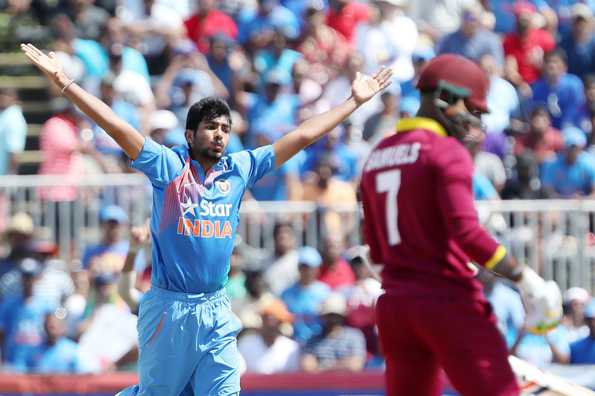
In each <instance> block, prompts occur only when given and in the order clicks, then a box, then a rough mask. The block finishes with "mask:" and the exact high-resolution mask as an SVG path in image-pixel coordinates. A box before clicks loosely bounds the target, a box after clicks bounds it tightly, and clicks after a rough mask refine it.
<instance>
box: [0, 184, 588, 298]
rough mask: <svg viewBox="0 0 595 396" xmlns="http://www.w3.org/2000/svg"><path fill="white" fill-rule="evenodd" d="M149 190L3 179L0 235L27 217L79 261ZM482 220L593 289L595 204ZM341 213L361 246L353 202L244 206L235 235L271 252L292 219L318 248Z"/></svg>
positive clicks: (566, 279)
mask: <svg viewBox="0 0 595 396" xmlns="http://www.w3.org/2000/svg"><path fill="white" fill-rule="evenodd" d="M60 187H67V188H74V189H75V194H74V196H73V199H72V200H71V201H57V200H52V199H49V197H48V192H47V189H48V188H50V189H52V188H54V189H55V188H60ZM151 199H152V198H151V186H150V184H149V183H148V181H147V179H146V178H145V177H144V176H142V175H138V174H108V175H88V176H85V177H84V178H82V179H81V180H78V181H76V182H72V181H70V180H67V179H65V178H64V177H60V176H41V175H23V176H1V177H0V231H1V230H3V229H4V228H5V226H6V222H7V221H8V219H9V217H10V216H11V215H12V214H15V213H17V212H19V211H24V212H27V213H29V214H30V215H31V216H32V218H33V221H34V224H35V225H36V227H37V232H38V234H39V235H40V236H41V237H42V238H47V239H52V240H54V241H55V242H57V244H58V246H59V248H60V254H61V256H62V257H63V258H64V259H66V260H70V259H73V258H77V257H80V254H81V252H83V250H84V248H85V246H86V245H87V244H89V243H93V242H96V241H97V240H98V238H99V234H100V227H99V210H100V209H101V207H102V206H103V205H107V204H117V205H120V206H121V207H122V208H123V209H124V210H125V211H126V212H127V213H128V215H129V218H130V223H131V224H135V225H138V224H142V223H143V222H144V221H145V219H146V218H147V217H148V216H149V215H150V210H151ZM477 209H478V213H479V217H480V220H481V221H482V222H483V223H484V224H485V225H486V227H487V228H488V229H489V230H490V231H491V232H493V233H494V234H495V235H496V236H497V237H498V239H499V240H500V241H501V242H502V243H504V244H505V245H506V246H507V247H508V248H509V249H510V250H511V251H512V253H513V254H514V255H515V256H516V257H518V258H519V259H520V260H521V261H523V262H525V263H527V264H529V265H531V266H532V267H533V268H535V269H537V270H538V271H539V272H540V273H542V274H543V275H544V276H545V277H546V278H547V279H555V280H556V281H557V282H558V283H559V284H560V286H561V287H562V288H563V289H565V288H568V287H571V286H581V287H584V288H586V289H587V290H589V291H591V292H593V291H595V271H594V265H595V235H594V234H593V232H594V231H595V200H540V201H529V200H527V201H523V200H514V201H478V202H477ZM329 212H335V213H337V214H338V215H339V218H340V219H341V221H342V223H340V224H341V228H340V231H341V232H343V233H344V234H345V235H346V237H347V239H348V242H349V243H350V244H357V243H360V242H361V233H360V219H361V215H360V210H359V208H358V207H357V206H354V205H341V204H336V205H332V206H326V207H325V206H320V205H317V204H316V203H314V202H260V201H258V202H257V201H254V200H247V201H245V202H244V203H243V205H242V210H241V222H240V226H239V234H240V235H241V237H242V239H243V241H244V242H245V243H246V244H248V245H250V246H252V247H255V248H260V249H268V250H270V249H272V247H273V243H274V239H273V229H274V226H275V224H276V223H277V222H278V221H280V220H283V221H286V222H290V223H291V224H292V225H293V227H294V229H295V230H296V236H297V242H298V244H300V245H302V244H304V245H311V246H316V245H317V244H318V243H319V242H320V240H321V239H322V238H323V237H324V235H325V234H326V233H327V232H336V229H334V230H330V231H329V230H327V229H326V228H325V222H324V221H323V219H324V218H325V216H326V214H327V213H329Z"/></svg>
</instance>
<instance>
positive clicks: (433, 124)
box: [397, 117, 448, 137]
mask: <svg viewBox="0 0 595 396" xmlns="http://www.w3.org/2000/svg"><path fill="white" fill-rule="evenodd" d="M413 129H424V130H426V131H430V132H433V133H435V134H436V135H438V136H443V137H446V136H448V135H447V133H446V130H445V129H444V127H443V126H442V125H440V124H439V123H438V121H435V120H432V119H431V118H425V117H413V118H403V119H401V120H399V122H397V133H399V132H408V131H411V130H413Z"/></svg>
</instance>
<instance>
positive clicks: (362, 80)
mask: <svg viewBox="0 0 595 396" xmlns="http://www.w3.org/2000/svg"><path fill="white" fill-rule="evenodd" d="M392 75H393V70H392V68H390V67H388V68H385V67H382V68H381V69H380V70H378V72H376V74H374V76H372V77H370V76H367V75H365V74H362V73H360V72H358V73H357V75H356V77H355V80H353V83H352V84H351V93H352V94H353V98H354V99H355V101H356V102H357V104H362V103H364V102H367V101H368V100H370V99H371V98H372V97H373V96H374V95H376V94H377V93H378V92H380V91H382V90H383V89H384V88H386V87H388V86H389V85H390V83H391V77H392Z"/></svg>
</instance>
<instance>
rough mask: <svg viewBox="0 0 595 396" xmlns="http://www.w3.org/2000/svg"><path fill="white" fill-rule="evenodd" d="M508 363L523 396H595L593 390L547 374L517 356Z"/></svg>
mask: <svg viewBox="0 0 595 396" xmlns="http://www.w3.org/2000/svg"><path fill="white" fill-rule="evenodd" d="M508 362H509V363H510V366H511V367H512V371H513V372H514V374H515V375H516V377H517V381H518V383H519V386H520V388H521V395H522V396H595V392H593V391H592V390H589V389H587V388H585V387H582V386H578V385H574V384H571V383H569V382H568V381H566V380H564V379H562V378H560V377H558V376H555V375H553V374H549V373H546V372H544V371H542V370H540V369H538V368H537V367H535V366H533V365H532V364H530V363H528V362H526V361H524V360H521V359H519V358H517V357H515V356H509V357H508Z"/></svg>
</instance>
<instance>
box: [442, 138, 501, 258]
mask: <svg viewBox="0 0 595 396" xmlns="http://www.w3.org/2000/svg"><path fill="white" fill-rule="evenodd" d="M445 142H446V143H445V145H448V147H446V146H442V145H440V147H436V148H435V150H434V155H433V159H434V164H435V166H436V168H435V169H436V172H437V178H436V183H437V193H438V199H439V202H440V211H441V212H442V214H443V216H444V218H445V219H446V225H447V228H448V234H449V237H450V238H452V239H454V240H455V241H456V243H457V244H458V245H459V246H460V247H461V249H463V251H464V252H465V253H466V254H467V255H468V256H469V257H470V258H471V259H472V260H473V261H474V262H476V263H478V264H480V265H483V266H485V267H486V268H488V269H491V268H493V267H494V266H495V265H496V264H498V263H499V262H500V260H502V258H504V256H505V255H506V249H505V248H504V246H502V245H500V244H498V243H497V242H496V240H494V238H492V237H491V236H490V234H488V232H487V231H486V230H485V229H484V228H483V227H482V226H481V225H480V224H479V220H478V218H477V212H476V210H475V206H474V201H473V192H472V188H471V185H472V176H473V162H472V160H471V156H470V155H469V153H468V152H467V150H466V149H465V148H464V147H463V146H462V145H461V144H460V143H458V142H457V141H454V140H452V139H449V140H447V141H445Z"/></svg>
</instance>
